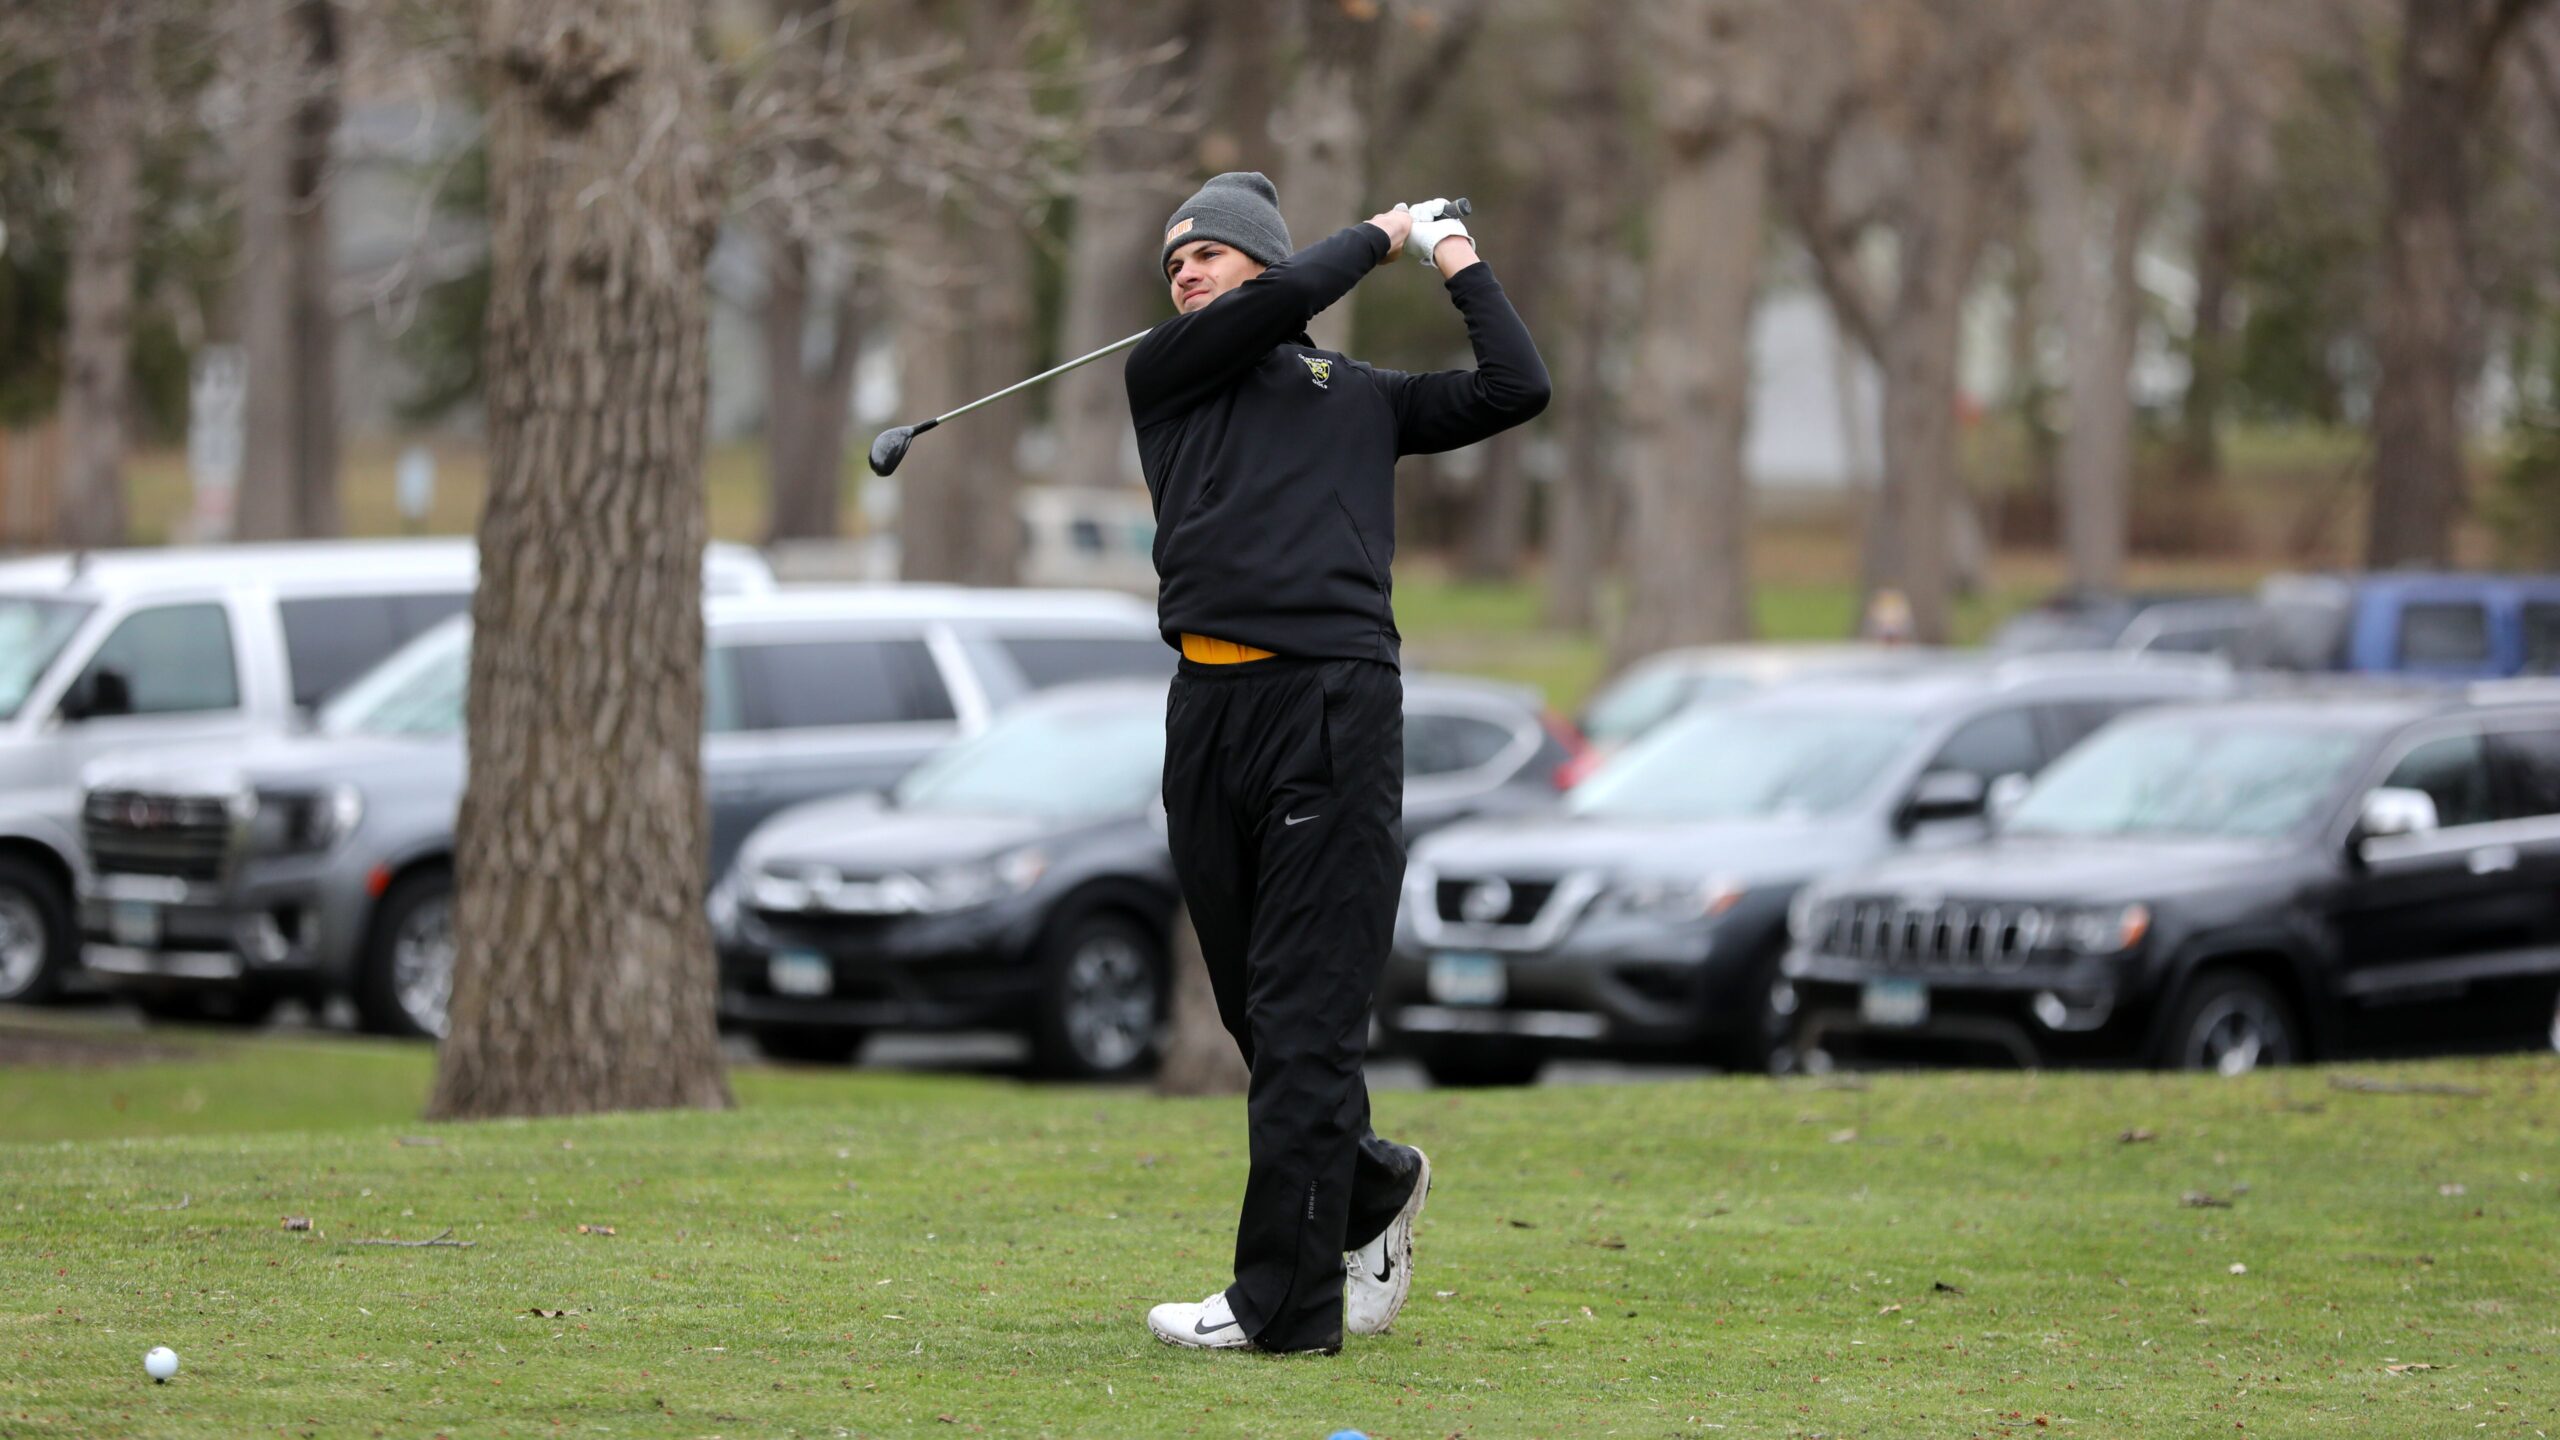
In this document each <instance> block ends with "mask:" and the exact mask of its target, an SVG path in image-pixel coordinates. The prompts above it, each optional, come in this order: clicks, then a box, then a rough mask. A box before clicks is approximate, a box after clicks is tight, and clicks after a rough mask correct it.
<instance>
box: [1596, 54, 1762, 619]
mask: <svg viewBox="0 0 2560 1440" xmlns="http://www.w3.org/2000/svg"><path fill="white" fill-rule="evenodd" d="M1713 103H1715V102H1714V100H1713V99H1712V97H1711V95H1710V94H1708V93H1707V92H1702V91H1700V90H1698V89H1696V88H1693V87H1691V86H1688V85H1681V84H1669V85H1666V88H1665V92H1664V95H1663V97H1662V99H1661V101H1660V106H1659V108H1660V110H1661V117H1660V118H1661V120H1662V122H1663V123H1662V125H1661V129H1662V131H1663V137H1664V144H1665V149H1666V163H1665V166H1664V173H1663V175H1662V177H1661V179H1660V181H1659V182H1658V184H1657V186H1656V188H1655V191H1654V197H1653V198H1654V213H1653V225H1652V232H1653V236H1654V244H1653V251H1652V255H1651V258H1650V259H1649V260H1648V261H1647V264H1646V274H1645V305H1644V320H1643V330H1642V333H1641V336H1640V338H1639V339H1638V341H1637V362H1636V377H1635V387H1634V394H1633V396H1632V398H1631V400H1630V402H1629V406H1628V408H1629V411H1630V425H1629V430H1630V435H1629V445H1628V450H1629V454H1628V464H1627V475H1628V482H1629V486H1628V489H1629V496H1630V499H1631V501H1632V508H1631V511H1630V513H1629V516H1628V526H1627V537H1626V539H1627V547H1628V563H1627V589H1628V595H1627V615H1626V623H1625V624H1624V626H1623V627H1621V629H1620V632H1619V635H1618V639H1617V644H1616V646H1615V647H1614V648H1615V654H1616V657H1617V659H1618V661H1619V662H1620V663H1621V664H1623V663H1625V662H1627V661H1630V660H1633V659H1636V658H1637V657H1640V656H1643V655H1647V654H1650V653H1652V652H1654V651H1656V650H1661V649H1665V648H1667V647H1670V646H1673V645H1683V644H1695V643H1699V642H1703V641H1717V640H1740V639H1746V638H1748V637H1749V636H1750V634H1751V571H1750V541H1751V487H1750V482H1749V477H1748V476H1747V475H1745V474H1744V472H1743V463H1742V460H1743V455H1742V447H1743V438H1744V431H1745V428H1746V425H1747V423H1748V421H1749V419H1750V413H1751V310H1752V303H1753V301H1754V299H1755V298H1756V297H1757V295H1758V293H1759V286H1760V252H1761V241H1762V236H1761V221H1762V216H1763V213H1764V211H1765V209H1766V205H1767V194H1768V177H1769V159H1768V142H1767V140H1766V139H1765V138H1764V137H1763V135H1762V133H1761V132H1760V130H1759V129H1757V128H1756V127H1752V126H1744V125H1733V124H1730V123H1729V122H1728V121H1727V119H1726V118H1724V117H1721V116H1717V115H1714V114H1712V113H1700V111H1699V108H1698V107H1699V106H1700V105H1702V104H1713Z"/></svg>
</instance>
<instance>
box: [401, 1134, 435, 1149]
mask: <svg viewBox="0 0 2560 1440" xmlns="http://www.w3.org/2000/svg"><path fill="white" fill-rule="evenodd" d="M391 1143H392V1144H394V1145H425V1146H429V1147H433V1146H437V1145H441V1144H443V1143H444V1142H443V1141H442V1140H439V1139H437V1138H436V1137H434V1136H433V1135H403V1136H401V1137H400V1138H399V1139H397V1140H394V1141H392V1142H391Z"/></svg>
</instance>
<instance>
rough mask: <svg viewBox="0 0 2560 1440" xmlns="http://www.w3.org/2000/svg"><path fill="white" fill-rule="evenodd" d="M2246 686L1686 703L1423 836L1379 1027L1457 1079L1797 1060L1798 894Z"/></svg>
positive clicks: (2191, 682) (2072, 665) (2048, 666)
mask: <svg viewBox="0 0 2560 1440" xmlns="http://www.w3.org/2000/svg"><path fill="white" fill-rule="evenodd" d="M2230 685H2231V677H2230V673H2229V671H2228V670H2227V669H2226V668H2224V667H2222V666H2220V665H2217V664H2212V663H2206V662H2202V661H2195V660H2187V659H2183V658H2180V659H2177V660H2172V661H2133V660H2120V659H2116V658H2112V657H2103V656H2102V657H2071V656H2056V657H2035V658H2031V659H2018V660H2010V661H2001V662H1980V661H1977V662H1972V663H1963V664H1958V663H1947V664H1942V665H1933V666H1925V667H1922V668H1919V669H1915V670H1913V671H1912V672H1910V673H1908V674H1894V675H1889V676H1887V675H1873V676H1861V677H1858V678H1854V679H1836V678H1834V679H1824V680H1816V681H1806V682H1802V683H1797V684H1788V685H1780V686H1776V687H1773V688H1771V689H1768V690H1765V691H1763V692H1761V693H1760V694H1758V695H1755V696H1752V697H1750V698H1747V699H1742V700H1736V701H1732V702H1730V703H1726V704H1720V705H1714V706H1710V707H1707V708H1705V709H1699V710H1692V711H1689V712H1686V713H1684V714H1682V715H1681V716H1679V717H1678V718H1676V719H1673V720H1671V721H1669V722H1666V723H1665V724H1663V725H1661V726H1659V727H1658V728H1656V729H1654V730H1652V731H1650V732H1648V733H1647V734H1646V735H1645V736H1644V738H1642V739H1640V740H1638V741H1637V742H1636V743H1635V744H1634V745H1632V746H1630V747H1629V748H1628V749H1627V750H1626V751H1625V752H1623V753H1622V754H1619V755H1617V756H1615V757H1613V758H1612V759H1610V761H1609V762H1608V763H1607V764H1606V765H1605V766H1603V767H1602V768H1601V770H1600V771H1599V773H1598V774H1596V775H1594V776H1592V777H1591V778H1590V779H1588V780H1585V781H1583V782H1582V783H1581V784H1580V785H1578V786H1576V787H1575V788H1574V789H1573V790H1572V791H1570V792H1569V793H1568V794H1567V795H1566V798H1565V803H1564V808H1563V809H1562V810H1561V811H1560V812H1557V813H1552V814H1543V815H1537V816H1532V817H1523V818H1518V819H1510V820H1502V819H1492V820H1480V821H1471V822H1468V823H1466V824H1462V825H1454V826H1451V827H1450V828H1449V829H1447V830H1444V831H1442V832H1441V833H1439V834H1437V835H1434V836H1431V837H1430V838H1429V839H1427V840H1425V841H1423V842H1422V843H1420V844H1419V845H1417V846H1415V847H1414V851H1413V858H1412V861H1411V863H1410V864H1408V865H1407V866H1406V868H1405V889H1404V897H1403V904H1402V906H1401V908H1400V909H1399V911H1398V914H1397V920H1396V938H1395V949H1394V952H1393V954H1392V955H1391V956H1390V958H1389V960H1388V963H1387V974H1386V978H1385V980H1384V982H1383V983H1382V984H1381V986H1380V987H1379V996H1378V1018H1379V1022H1380V1024H1381V1025H1383V1026H1384V1028H1385V1033H1386V1036H1387V1038H1388V1040H1389V1041H1390V1042H1391V1043H1392V1044H1394V1045H1395V1046H1396V1047H1397V1048H1399V1049H1401V1050H1403V1051H1404V1052H1405V1053H1407V1054H1410V1055H1412V1056H1414V1057H1415V1058H1417V1059H1419V1060H1420V1061H1421V1062H1422V1064H1423V1067H1424V1068H1425V1069H1426V1070H1428V1071H1429V1072H1430V1074H1431V1076H1432V1078H1433V1079H1435V1080H1437V1081H1440V1082H1442V1083H1444V1084H1487V1085H1490V1084H1524V1083H1526V1082H1528V1081H1529V1080H1531V1079H1533V1078H1535V1077H1536V1075H1537V1073H1538V1071H1539V1069H1540V1068H1541V1067H1542V1066H1543V1065H1544V1064H1545V1063H1546V1061H1547V1059H1548V1058H1549V1057H1551V1056H1555V1055H1559V1054H1586V1055H1587V1054H1607V1055H1620V1056H1628V1057H1635V1058H1643V1057H1654V1058H1668V1059H1681V1060H1697V1059H1701V1058H1705V1059H1711V1060H1715V1061H1718V1062H1720V1063H1723V1064H1726V1065H1730V1066H1733V1067H1736V1068H1744V1069H1754V1070H1757V1069H1764V1068H1770V1069H1785V1068H1787V1067H1788V1065H1789V1063H1790V1060H1791V1052H1790V1047H1789V1046H1788V1044H1787V1029H1788V1026H1787V1021H1786V1018H1785V1014H1784V1011H1783V1010H1782V1009H1781V1008H1779V1004H1778V1002H1779V1001H1781V1000H1782V999H1783V998H1784V997H1783V992H1781V991H1779V990H1778V989H1777V986H1776V982H1777V979H1778V962H1779V960H1780V959H1781V958H1782V956H1783V955H1784V953H1785V949H1786V938H1787V934H1786V919H1787V905H1788V902H1789V901H1790V900H1792V899H1793V898H1794V896H1795V893H1796V890H1797V888H1798V887H1799V886H1801V885H1803V884H1804V883H1805V882H1807V881H1809V880H1814V879H1818V878H1820V877H1822V876H1824V875H1828V874H1831V873H1833V872H1835V871H1837V870H1840V869H1843V868H1846V867H1849V866H1854V865H1860V864H1864V863H1866V862H1868V861H1872V860H1874V859H1876V858H1877V857H1879V856H1882V855H1887V854H1891V853H1893V852H1895V851H1899V850H1904V849H1928V848H1933V847H1943V846H1948V845H1954V844H1960V843H1963V842H1966V841H1970V840H1974V839H1977V838H1979V837H1980V836H1981V835H1982V833H1983V812H1984V810H1985V807H1986V806H1987V805H1988V804H1989V803H1990V801H1991V798H1992V796H1993V795H1994V793H1995V792H2000V791H2005V790H2007V789H2009V788H2012V787H2018V786H2020V785H2022V779H2023V777H2025V776H2029V775H2033V774H2035V773H2036V772H2037V771H2039V770H2041V769H2043V768H2044V766H2045V765H2046V763H2047V762H2048V761H2050V760H2051V759H2052V758H2053V757H2054V756H2056V755H2059V754H2061V753H2062V752H2063V751H2064V750H2067V749H2069V748H2070V747H2071V745H2072V744H2073V743H2074V742H2076V741H2077V740H2079V739H2080V738H2081V737H2082V736H2084V735H2086V734H2088V733H2089V732H2090V731H2092V730H2095V729H2096V728H2097V727H2098V726H2099V725H2100V724H2102V723H2104V722H2105V721H2107V720H2110V719H2113V718H2114V717H2115V716H2116V715H2118V714H2121V713H2122V712H2124V711H2126V710H2129V709H2133V708H2135V707H2138V706H2143V705H2152V704H2159V703H2162V702H2165V701H2172V700H2196V699H2201V698H2204V697H2207V696H2212V695H2218V694H2223V693H2226V692H2227V691H2228V690H2229V688H2230Z"/></svg>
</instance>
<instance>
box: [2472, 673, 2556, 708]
mask: <svg viewBox="0 0 2560 1440" xmlns="http://www.w3.org/2000/svg"><path fill="white" fill-rule="evenodd" d="M2462 698H2463V699H2465V700H2468V701H2470V702H2471V703H2472V704H2474V705H2522V704H2529V703H2531V702H2533V701H2537V700H2539V701H2542V702H2544V703H2545V704H2549V703H2552V702H2556V701H2560V675H2514V676H2509V677H2508V678H2506V679H2504V680H2474V681H2472V682H2471V683H2470V684H2469V685H2466V686H2464V687H2463V690H2462Z"/></svg>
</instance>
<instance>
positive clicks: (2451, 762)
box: [2382, 735, 2496, 826]
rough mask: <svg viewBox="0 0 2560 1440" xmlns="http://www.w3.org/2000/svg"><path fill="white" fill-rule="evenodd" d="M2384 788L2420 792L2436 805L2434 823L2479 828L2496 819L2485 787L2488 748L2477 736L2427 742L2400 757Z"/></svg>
mask: <svg viewBox="0 0 2560 1440" xmlns="http://www.w3.org/2000/svg"><path fill="white" fill-rule="evenodd" d="M2382 783H2383V784H2384V785H2386V786H2389V787H2392V788H2395V789H2401V790H2423V791H2425V792H2426V794H2427V798H2428V799H2430V800H2433V801H2435V802H2436V823H2437V824H2438V825H2443V826H2454V825H2479V824H2483V823H2485V822H2487V821H2489V820H2491V819H2493V818H2495V816H2496V810H2495V805H2494V802H2493V801H2492V799H2491V794H2490V788H2489V749H2488V746H2487V745H2485V744H2483V743H2482V741H2481V739H2480V737H2479V736H2477V735H2448V736H2446V737H2445V738H2444V739H2441V740H2430V741H2428V742H2426V743H2425V744H2423V745H2420V746H2419V747H2418V748H2417V749H2415V750H2412V751H2410V752H2409V753H2408V754H2407V755H2406V756H2403V757H2402V758H2401V761H2400V763H2399V764H2397V765H2394V766H2392V767H2391V773H2390V774H2389V775H2388V776H2385V777H2384V778H2383V781H2382Z"/></svg>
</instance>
